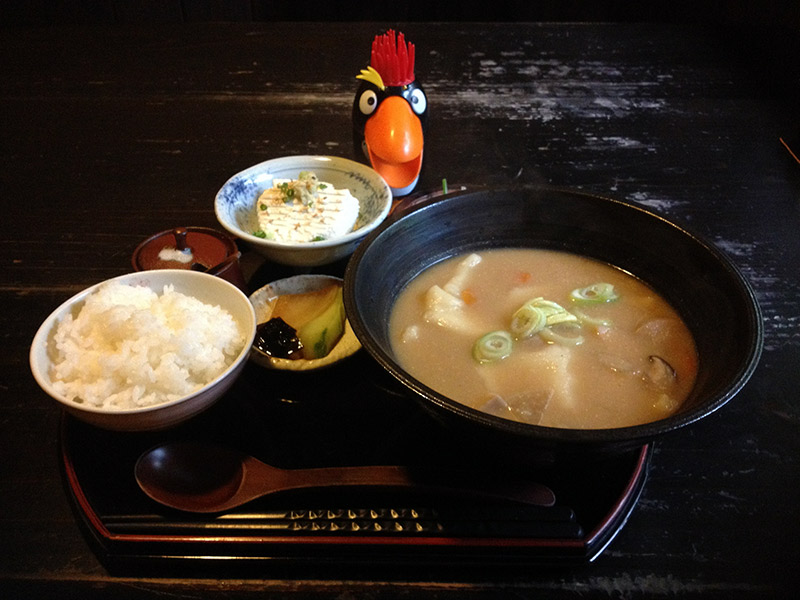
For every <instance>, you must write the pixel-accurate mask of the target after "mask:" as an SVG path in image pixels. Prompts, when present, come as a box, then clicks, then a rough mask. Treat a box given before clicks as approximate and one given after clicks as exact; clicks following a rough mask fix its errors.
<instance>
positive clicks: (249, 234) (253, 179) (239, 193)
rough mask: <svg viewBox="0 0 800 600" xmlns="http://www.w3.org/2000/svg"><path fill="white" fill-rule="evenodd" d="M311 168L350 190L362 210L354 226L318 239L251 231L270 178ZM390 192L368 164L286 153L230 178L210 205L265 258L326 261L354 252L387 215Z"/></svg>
mask: <svg viewBox="0 0 800 600" xmlns="http://www.w3.org/2000/svg"><path fill="white" fill-rule="evenodd" d="M301 171H313V172H314V173H315V174H316V175H317V177H318V178H319V180H320V181H325V182H327V183H330V184H331V185H332V186H333V187H335V188H338V189H345V188H347V189H349V190H350V192H351V193H352V194H353V196H355V197H356V198H358V201H359V204H360V211H359V216H358V220H357V221H356V224H355V227H354V228H353V230H352V231H351V232H350V233H348V234H346V235H343V236H341V237H338V238H335V239H330V240H322V241H319V242H304V243H283V242H277V241H271V240H266V239H263V238H260V237H257V236H255V235H253V232H254V231H257V230H258V229H259V226H258V218H257V215H256V200H258V197H259V196H260V195H261V193H262V192H263V191H264V190H266V189H267V188H270V187H272V180H273V179H276V178H277V179H297V177H298V175H299V174H300V172H301ZM391 206H392V192H391V190H390V189H389V186H388V185H387V183H386V182H385V181H384V180H383V178H382V177H381V176H380V175H378V173H377V172H375V171H374V170H373V169H371V168H370V167H368V166H366V165H363V164H361V163H358V162H355V161H352V160H348V159H346V158H339V157H336V156H286V157H283V158H276V159H273V160H268V161H265V162H262V163H259V164H257V165H255V166H253V167H250V168H249V169H245V170H244V171H242V172H241V173H238V174H236V175H234V176H233V177H231V178H230V179H229V180H228V181H227V182H226V183H225V185H223V186H222V188H221V189H220V190H219V192H218V193H217V197H216V200H215V204H214V210H215V212H216V215H217V220H218V221H219V223H220V224H221V225H222V226H223V227H224V228H225V229H226V230H227V231H228V232H230V233H232V234H233V235H235V236H236V237H237V238H239V239H241V240H244V241H245V242H247V243H248V244H249V245H250V246H251V247H252V248H253V249H255V250H256V251H258V252H259V253H261V254H262V255H264V256H266V257H267V258H268V259H270V260H272V261H274V262H277V263H280V264H284V265H291V266H301V267H310V266H318V265H325V264H330V263H332V262H336V261H337V260H339V259H342V258H345V257H347V256H349V255H350V254H352V253H353V251H354V250H355V248H356V246H358V244H359V243H360V242H361V240H363V239H364V237H365V236H366V235H367V234H368V233H369V232H370V231H372V230H373V229H375V227H377V226H378V225H379V224H380V223H381V222H382V221H383V220H384V219H385V218H386V216H387V215H388V214H389V210H390V209H391Z"/></svg>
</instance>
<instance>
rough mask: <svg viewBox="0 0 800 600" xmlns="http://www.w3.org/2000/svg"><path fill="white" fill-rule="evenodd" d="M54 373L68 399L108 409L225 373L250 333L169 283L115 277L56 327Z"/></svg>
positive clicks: (174, 392)
mask: <svg viewBox="0 0 800 600" xmlns="http://www.w3.org/2000/svg"><path fill="white" fill-rule="evenodd" d="M54 341H55V348H56V356H55V357H54V360H53V369H52V371H51V375H50V378H51V380H52V382H53V386H54V388H55V389H56V390H57V391H58V392H59V393H60V394H63V395H64V396H66V397H67V398H68V399H69V400H71V401H73V402H76V403H79V404H85V405H88V406H93V407H99V408H105V409H133V408H140V407H145V406H153V405H156V404H162V403H164V402H169V401H171V400H176V399H178V398H181V397H183V396H185V395H187V394H190V393H192V392H195V391H197V390H199V389H200V388H202V387H203V386H204V385H206V384H207V383H209V382H210V381H212V380H213V379H215V378H216V377H218V376H219V375H220V374H222V372H223V371H225V369H226V368H227V367H228V366H230V364H231V363H232V362H233V360H234V359H235V358H236V356H237V355H238V354H239V353H240V352H241V350H242V347H243V346H244V341H245V335H244V332H243V331H241V329H240V327H239V325H238V324H237V323H236V321H235V320H234V319H233V317H232V316H231V314H230V313H229V312H228V311H226V310H224V309H222V308H221V307H219V306H212V305H209V304H205V303H203V302H201V301H200V300H198V299H196V298H193V297H190V296H186V295H184V294H181V293H179V292H176V291H174V289H173V287H172V286H171V285H169V286H165V287H164V290H163V294H161V295H159V294H157V293H156V292H154V291H152V290H150V289H149V288H144V287H137V286H130V285H125V284H122V283H119V282H111V283H108V284H106V285H103V286H101V287H100V288H99V289H98V290H97V291H95V292H94V293H92V294H90V295H89V296H88V297H87V298H86V301H85V303H84V305H83V307H82V308H81V310H80V312H79V313H78V314H77V316H75V317H74V318H73V316H72V315H68V316H67V317H66V318H65V319H64V320H63V321H62V322H61V323H60V324H59V325H58V328H57V329H56V333H55V336H54Z"/></svg>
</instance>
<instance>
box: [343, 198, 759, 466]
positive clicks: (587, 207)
mask: <svg viewBox="0 0 800 600" xmlns="http://www.w3.org/2000/svg"><path fill="white" fill-rule="evenodd" d="M500 247H512V248H519V247H525V248H547V249H553V250H563V251H569V252H573V253H577V254H581V255H584V256H589V257H592V258H595V259H598V260H601V261H604V262H606V263H609V264H612V265H615V266H616V267H619V268H621V269H624V270H625V271H628V272H630V273H632V274H633V275H635V276H636V277H638V278H640V279H641V280H643V281H644V282H646V283H647V284H649V285H650V286H651V287H652V288H654V289H655V290H656V291H658V292H659V293H660V294H661V295H662V296H663V297H665V298H666V299H667V300H668V301H669V302H670V303H671V304H672V305H673V307H674V308H675V309H677V310H678V312H679V313H680V314H681V316H682V317H683V319H684V320H685V322H686V323H687V325H688V326H689V328H690V329H691V331H692V333H693V335H694V338H695V341H696V343H697V349H698V353H699V357H700V361H699V372H698V376H697V382H696V384H695V386H694V389H693V390H692V393H691V395H690V397H689V398H688V400H687V401H686V402H685V403H684V405H683V407H682V408H681V409H680V411H679V412H678V413H677V414H674V415H672V416H670V417H668V418H665V419H662V420H659V421H656V422H652V423H647V424H644V425H638V426H633V427H621V428H614V429H599V430H576V429H558V428H551V427H541V426H536V425H529V424H523V423H518V422H515V421H511V420H507V419H503V418H500V417H496V416H492V415H489V414H486V413H483V412H481V411H478V410H474V409H472V408H469V407H467V406H464V405H462V404H460V403H458V402H456V401H454V400H451V399H450V398H447V397H445V396H443V395H442V394H439V393H437V392H435V391H434V390H432V389H430V388H429V387H427V386H426V385H424V384H423V383H421V382H420V381H418V380H417V379H415V378H414V377H413V376H411V375H410V374H409V373H407V372H406V371H405V370H404V369H403V367H401V366H400V365H399V364H398V363H397V361H396V359H395V356H394V353H393V352H392V347H391V344H390V341H389V314H390V312H391V310H392V305H393V303H394V301H395V299H396V298H397V296H398V294H399V293H400V292H401V291H402V290H403V288H404V287H405V286H406V285H407V284H408V283H409V282H410V281H411V280H412V279H413V278H414V277H415V276H416V275H418V274H419V273H420V272H421V271H423V270H425V269H426V268H428V267H430V266H431V265H433V264H434V263H437V262H439V261H441V260H444V259H446V258H449V257H451V256H453V255H456V254H460V253H463V252H466V251H471V250H482V249H487V248H500ZM344 301H345V307H346V310H347V314H348V317H349V319H350V322H351V324H352V326H353V329H354V331H355V334H356V335H357V336H358V338H359V340H360V341H361V343H362V345H363V346H364V348H366V350H367V351H368V352H369V353H370V354H371V355H372V356H373V357H374V358H375V360H377V361H378V362H379V363H380V364H381V365H382V366H383V367H384V368H385V369H386V370H388V371H389V373H391V374H392V375H393V376H394V377H395V378H396V379H397V380H398V381H400V382H401V383H402V384H404V385H405V386H406V387H407V388H408V390H409V391H410V392H412V393H411V394H410V395H411V396H415V397H416V398H417V399H418V400H420V401H421V402H422V403H423V405H424V406H426V407H428V408H429V409H431V410H432V411H433V412H434V413H435V414H436V415H438V416H440V417H442V418H443V419H444V420H446V421H447V422H449V423H451V424H454V425H457V426H459V427H464V428H466V429H467V430H468V431H469V433H470V435H469V436H468V439H477V440H480V442H479V443H480V444H486V443H493V444H494V443H500V444H501V445H503V446H505V445H506V444H511V445H514V446H521V447H523V448H527V449H530V450H538V451H540V452H541V453H542V454H547V453H548V452H549V453H553V452H555V453H565V452H568V451H572V450H578V451H580V452H581V453H585V451H586V450H587V449H588V448H594V449H598V450H614V451H616V450H623V449H629V448H631V447H634V446H640V445H642V444H644V443H647V442H649V441H651V440H652V439H654V438H656V437H657V436H660V435H662V434H665V433H667V432H669V431H673V430H675V429H678V428H681V427H684V426H686V425H689V424H690V423H693V422H695V421H697V420H698V419H702V418H703V417H705V416H707V415H709V414H710V413H712V412H714V411H715V410H717V409H718V408H720V407H721V406H723V405H724V404H725V403H726V402H728V401H729V400H730V399H731V398H732V397H733V396H734V395H735V394H736V393H737V392H739V390H740V389H741V388H742V387H743V386H744V385H745V383H746V382H747V380H748V379H749V378H750V376H751V375H752V373H753V371H754V370H755V367H756V365H757V363H758V359H759V357H760V354H761V349H762V339H763V330H762V319H761V313H760V309H759V306H758V303H757V301H756V299H755V296H754V294H753V291H752V289H751V287H750V285H749V284H748V282H747V281H746V279H745V278H744V277H743V276H742V274H741V273H740V271H739V270H738V269H737V267H736V266H735V265H734V264H733V263H732V262H731V261H730V260H729V259H728V258H727V257H726V256H725V255H724V254H723V253H722V252H720V251H719V250H717V249H716V248H715V247H714V246H713V245H711V244H710V243H708V242H706V241H704V240H702V239H701V238H700V237H698V236H697V235H693V234H691V233H689V232H687V231H686V230H685V229H683V228H681V227H679V226H677V225H675V224H674V223H671V222H669V221H667V220H665V219H664V218H662V217H659V216H657V215H656V214H654V213H652V212H648V211H646V210H643V209H640V208H637V207H634V206H632V205H629V204H625V203H623V202H619V201H615V200H611V199H608V198H602V197H598V196H592V195H588V194H584V193H578V192H574V191H567V190H559V189H550V188H540V187H537V188H512V189H498V190H480V191H472V192H466V193H457V194H452V195H449V196H447V195H446V196H441V197H440V198H438V199H432V200H430V201H427V202H422V203H420V204H419V205H417V206H414V207H413V208H412V209H409V210H408V211H406V212H405V213H403V212H400V213H398V214H396V215H393V216H392V217H390V218H389V220H387V221H386V222H385V223H384V224H383V225H382V226H381V227H380V228H378V229H377V230H375V231H374V232H373V233H372V234H371V235H370V236H368V237H367V239H366V240H365V241H364V242H363V243H362V244H361V245H360V246H359V247H358V249H357V250H356V252H355V253H354V255H353V256H352V258H351V259H350V262H349V263H348V266H347V270H346V273H345V280H344ZM485 436H489V438H491V439H489V440H487V439H484V438H485Z"/></svg>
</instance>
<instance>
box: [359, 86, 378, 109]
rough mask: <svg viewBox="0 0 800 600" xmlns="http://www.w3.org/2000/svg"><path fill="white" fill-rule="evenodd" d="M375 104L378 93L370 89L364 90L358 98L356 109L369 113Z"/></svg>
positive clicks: (376, 103) (376, 104)
mask: <svg viewBox="0 0 800 600" xmlns="http://www.w3.org/2000/svg"><path fill="white" fill-rule="evenodd" d="M377 106H378V95H377V94H376V93H375V92H373V91H372V90H366V91H364V92H363V93H362V94H361V97H360V98H359V99H358V110H360V111H361V113H362V114H365V115H371V114H372V113H373V112H375V108H376V107H377Z"/></svg>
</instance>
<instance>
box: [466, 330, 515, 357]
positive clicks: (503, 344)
mask: <svg viewBox="0 0 800 600" xmlns="http://www.w3.org/2000/svg"><path fill="white" fill-rule="evenodd" d="M513 344H514V341H513V340H512V339H511V334H510V333H508V332H507V331H502V330H500V331H492V332H491V333H487V334H486V335H484V336H483V337H482V338H481V339H479V340H478V341H477V342H475V345H474V346H473V347H472V357H473V358H474V359H475V360H477V361H478V362H479V363H486V362H494V361H497V360H502V359H504V358H505V357H507V356H509V355H510V354H511V347H512V346H513Z"/></svg>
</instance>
